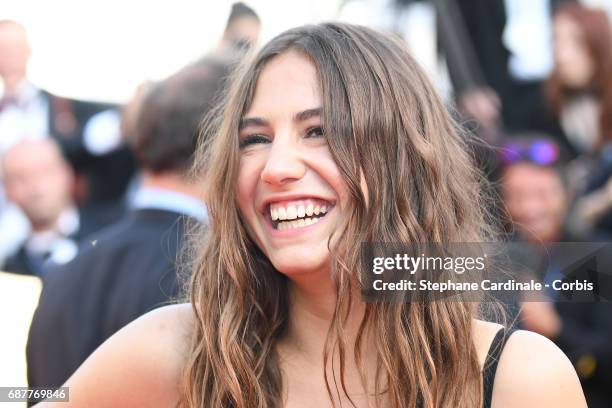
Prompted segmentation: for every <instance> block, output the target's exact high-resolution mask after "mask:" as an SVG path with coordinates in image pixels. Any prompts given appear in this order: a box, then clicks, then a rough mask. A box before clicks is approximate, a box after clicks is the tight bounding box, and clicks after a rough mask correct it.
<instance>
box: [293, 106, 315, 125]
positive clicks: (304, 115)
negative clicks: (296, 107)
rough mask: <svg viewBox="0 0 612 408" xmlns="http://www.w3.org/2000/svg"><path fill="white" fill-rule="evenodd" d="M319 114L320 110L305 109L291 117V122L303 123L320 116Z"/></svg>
mask: <svg viewBox="0 0 612 408" xmlns="http://www.w3.org/2000/svg"><path fill="white" fill-rule="evenodd" d="M321 112H322V109H321V108H313V109H307V110H305V111H302V112H298V113H296V114H295V116H294V117H293V120H294V121H295V122H303V121H305V120H308V119H310V118H314V117H315V116H321Z"/></svg>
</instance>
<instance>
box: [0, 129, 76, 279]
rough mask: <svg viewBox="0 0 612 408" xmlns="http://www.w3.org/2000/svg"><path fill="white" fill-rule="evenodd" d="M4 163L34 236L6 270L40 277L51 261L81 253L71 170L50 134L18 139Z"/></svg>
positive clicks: (8, 186) (7, 184)
mask: <svg viewBox="0 0 612 408" xmlns="http://www.w3.org/2000/svg"><path fill="white" fill-rule="evenodd" d="M1 164H2V176H3V182H4V188H5V190H6V194H7V197H8V198H9V199H10V200H11V201H12V202H13V203H15V204H16V205H17V206H19V208H20V209H21V210H22V211H23V213H24V214H25V215H26V217H27V219H28V220H29V222H30V225H31V232H30V235H29V236H28V237H27V239H26V241H25V243H24V244H23V245H22V246H21V248H19V250H18V252H17V253H16V254H15V255H13V256H12V257H10V258H9V259H8V260H7V262H6V264H5V266H4V269H6V270H7V271H9V272H15V273H22V274H28V275H39V276H40V275H41V272H42V265H43V263H44V262H45V261H46V260H48V259H53V260H55V261H57V262H60V263H61V262H67V261H68V260H70V259H71V258H72V257H73V256H74V255H75V254H76V249H77V247H76V242H75V240H74V238H75V237H76V235H77V234H78V232H79V224H80V220H79V213H78V211H77V210H76V207H75V205H74V202H73V200H72V186H73V182H74V176H73V173H72V169H71V167H70V165H69V164H68V163H67V162H66V160H65V159H64V157H63V155H62V152H61V150H60V148H59V146H58V145H57V144H56V143H55V142H54V141H53V140H52V139H48V138H47V139H39V140H34V139H26V140H23V141H21V142H19V143H17V144H16V145H14V146H13V147H11V148H10V149H9V150H8V151H7V152H6V153H5V154H4V156H3V157H2V163H1Z"/></svg>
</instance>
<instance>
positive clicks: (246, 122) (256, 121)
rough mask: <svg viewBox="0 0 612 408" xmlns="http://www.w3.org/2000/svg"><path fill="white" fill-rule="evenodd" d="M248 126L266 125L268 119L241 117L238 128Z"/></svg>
mask: <svg viewBox="0 0 612 408" xmlns="http://www.w3.org/2000/svg"><path fill="white" fill-rule="evenodd" d="M249 126H260V127H261V126H268V121H266V120H265V119H263V118H242V119H241V120H240V125H239V126H238V130H242V129H244V128H245V127H249Z"/></svg>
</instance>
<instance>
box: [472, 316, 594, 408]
mask: <svg viewBox="0 0 612 408" xmlns="http://www.w3.org/2000/svg"><path fill="white" fill-rule="evenodd" d="M501 327H502V326H500V325H497V324H494V323H488V322H481V321H477V322H476V323H475V330H474V333H475V335H474V337H475V342H476V344H477V349H478V351H479V356H480V355H481V353H482V357H483V360H482V361H484V358H486V354H487V352H488V349H489V346H490V344H491V341H492V340H493V337H494V336H495V333H497V331H498V330H499V329H500V328H501ZM492 405H493V407H508V408H513V407H517V408H518V407H520V408H531V407H533V408H535V407H558V408H565V407H567V408H570V407H571V408H578V407H586V406H587V405H586V401H585V398H584V394H583V392H582V388H581V386H580V381H579V380H578V376H577V375H576V372H575V370H574V367H573V365H572V364H571V362H570V361H569V359H568V358H567V357H566V356H565V354H564V353H563V352H562V351H561V350H560V349H559V348H558V347H557V346H556V345H555V344H554V343H553V342H551V341H550V340H548V339H547V338H546V337H543V336H541V335H539V334H536V333H533V332H529V331H526V330H518V331H516V332H514V333H513V334H512V335H511V336H510V338H509V339H508V341H507V343H506V346H505V348H504V350H503V352H502V355H501V358H500V360H499V365H498V367H497V373H496V376H495V382H494V387H493V404H492Z"/></svg>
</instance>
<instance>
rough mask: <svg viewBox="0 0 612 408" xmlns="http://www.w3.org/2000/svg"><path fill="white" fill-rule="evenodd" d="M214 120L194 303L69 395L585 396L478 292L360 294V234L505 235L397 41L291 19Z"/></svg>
mask: <svg viewBox="0 0 612 408" xmlns="http://www.w3.org/2000/svg"><path fill="white" fill-rule="evenodd" d="M219 117H220V120H219V123H218V124H217V126H215V129H216V134H215V137H214V138H213V139H212V143H211V145H210V146H206V147H205V148H202V149H201V151H200V153H199V157H198V158H197V159H196V162H198V163H200V164H201V165H202V166H201V168H200V170H201V171H202V173H203V174H205V180H204V181H203V185H205V186H206V189H207V191H206V198H207V202H208V205H209V210H210V228H209V230H208V231H207V235H206V236H204V237H202V238H201V241H200V242H201V246H202V249H201V251H200V253H199V255H198V257H197V259H196V267H195V270H194V271H193V278H192V281H191V288H190V290H191V298H190V302H189V303H185V304H180V305H174V306H168V307H164V308H161V309H158V310H156V311H153V312H151V313H149V314H147V315H145V316H143V317H141V318H140V319H138V320H136V321H135V322H133V323H132V324H130V325H129V326H127V327H126V328H124V329H123V330H121V331H120V332H118V333H117V334H116V335H115V336H113V337H112V338H111V339H110V340H109V341H107V342H106V343H105V344H104V345H102V346H101V347H100V348H99V349H98V350H97V351H96V352H95V353H94V354H93V355H92V356H91V357H90V358H89V359H88V360H87V361H86V362H85V363H84V364H83V366H82V367H81V368H80V369H79V370H78V371H77V372H76V373H75V374H74V375H73V376H72V377H71V378H70V379H69V380H68V382H67V384H66V385H67V386H69V387H70V400H71V401H70V403H69V406H74V407H107V406H108V407H140V406H142V407H174V406H181V407H197V408H204V407H206V408H209V407H212V408H227V407H234V408H264V407H266V408H272V407H296V408H297V407H328V406H335V407H340V406H343V407H393V408H400V407H402V408H403V407H412V408H414V407H423V408H434V407H453V408H456V407H481V406H485V407H490V406H493V407H495V408H513V407H520V408H528V407H534V408H535V407H538V408H540V407H557V408H563V407H568V408H569V407H572V408H576V407H585V406H586V404H585V401H584V397H583V394H582V390H581V389H580V385H579V382H578V379H577V377H576V374H575V372H574V371H573V368H572V365H571V364H570V362H569V361H568V359H567V358H566V357H565V356H564V355H563V354H562V353H561V352H560V351H559V350H558V349H557V348H556V347H555V346H554V345H553V344H552V343H551V342H549V341H548V340H546V339H545V338H543V337H541V336H539V335H536V334H532V333H529V332H525V331H516V332H514V333H512V334H509V332H507V331H506V330H505V329H504V328H503V327H502V326H500V325H498V324H494V323H488V322H485V321H483V320H479V319H478V317H479V315H478V310H477V309H476V307H475V306H474V304H473V303H467V302H466V303H459V302H443V301H438V302H428V303H423V302H420V303H419V302H382V301H378V302H375V301H372V302H366V301H365V300H363V299H362V297H361V296H360V279H359V275H358V273H357V270H358V269H359V243H360V242H362V241H364V242H367V241H379V242H404V243H410V242H425V241H431V242H480V241H484V240H487V239H490V238H491V235H490V234H489V232H488V231H489V228H488V227H487V224H486V216H485V214H484V213H483V210H482V208H484V207H486V203H485V202H484V200H483V199H482V198H480V197H482V196H481V193H480V187H481V181H480V180H481V178H480V176H479V174H478V172H477V171H476V170H475V169H474V167H473V166H472V164H471V160H470V157H469V155H468V154H467V152H466V150H465V148H464V145H463V143H462V139H461V137H460V136H459V133H458V131H457V127H456V125H455V124H454V123H453V122H452V119H451V118H450V116H449V114H448V113H447V112H446V110H445V108H444V106H443V105H442V103H441V102H440V100H439V99H438V97H437V96H436V94H435V92H434V90H433V87H432V86H431V84H430V83H429V81H428V80H427V78H426V77H425V75H424V74H423V73H422V71H421V70H420V69H419V67H418V66H417V64H416V63H415V62H414V60H413V59H412V58H411V57H410V56H409V55H408V53H407V51H406V50H405V49H404V47H403V46H402V45H401V44H400V43H398V42H397V41H395V40H394V39H392V38H390V37H387V36H385V35H382V34H380V33H377V32H375V31H372V30H370V29H366V28H363V27H357V26H351V25H341V24H323V25H316V26H306V27H301V28H296V29H293V30H290V31H287V32H285V33H283V34H281V35H279V36H278V37H276V38H275V39H273V40H272V41H270V42H269V43H268V44H267V45H266V46H265V47H264V48H263V49H262V50H261V51H259V53H258V54H257V55H255V56H254V57H253V58H252V59H251V60H250V61H248V62H246V63H245V64H244V66H243V67H241V69H239V70H238V71H237V73H236V74H235V77H234V78H233V82H232V85H231V89H230V90H229V92H228V95H227V100H226V101H225V104H224V105H223V112H222V114H221V115H220V116H219ZM204 163H205V164H204ZM506 334H508V335H506ZM43 405H44V404H43ZM50 406H51V405H50ZM53 406H56V405H53ZM57 406H61V405H60V404H58V405H57Z"/></svg>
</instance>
